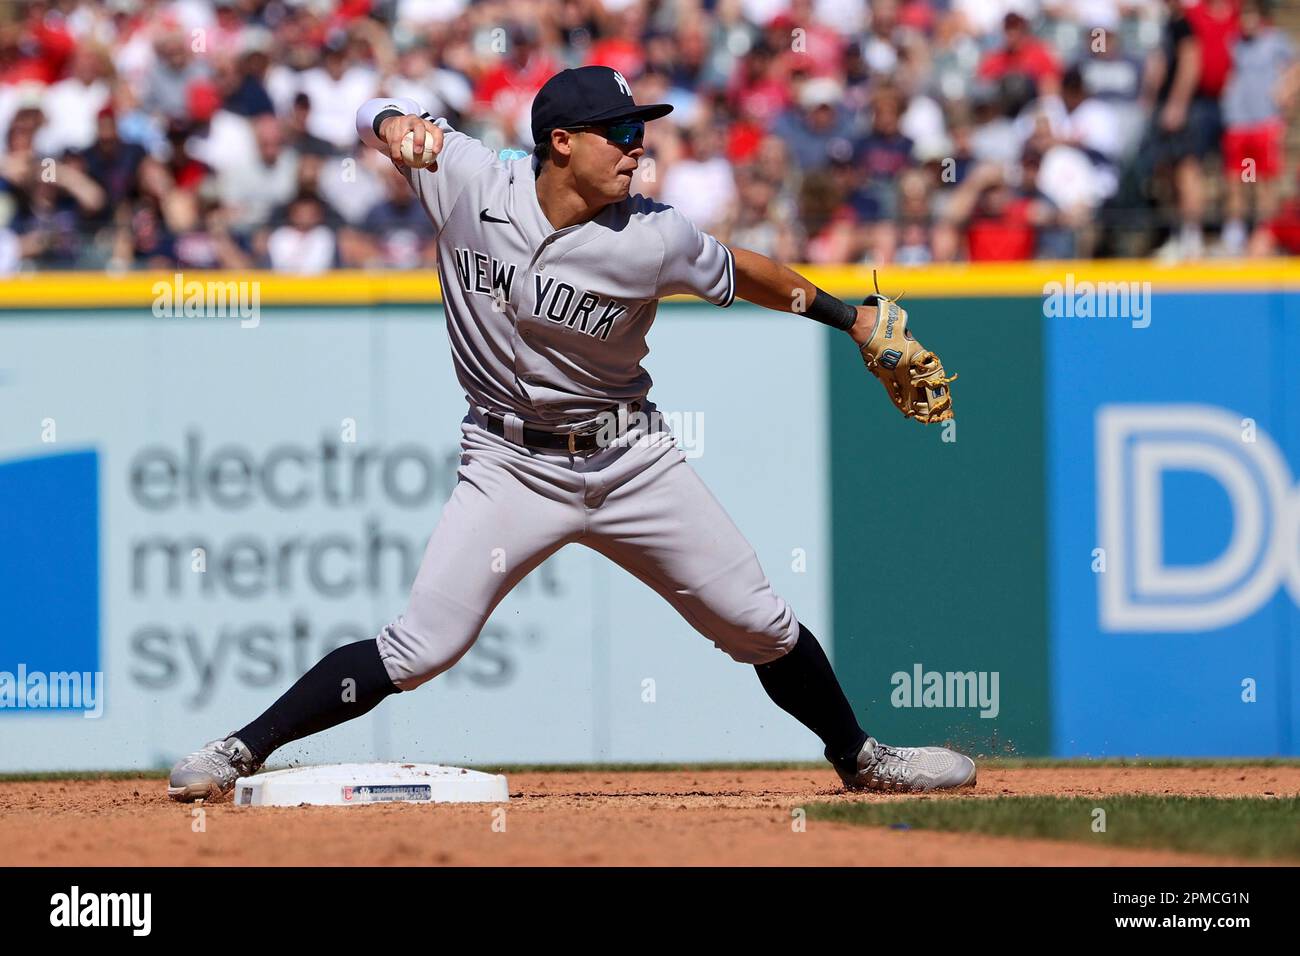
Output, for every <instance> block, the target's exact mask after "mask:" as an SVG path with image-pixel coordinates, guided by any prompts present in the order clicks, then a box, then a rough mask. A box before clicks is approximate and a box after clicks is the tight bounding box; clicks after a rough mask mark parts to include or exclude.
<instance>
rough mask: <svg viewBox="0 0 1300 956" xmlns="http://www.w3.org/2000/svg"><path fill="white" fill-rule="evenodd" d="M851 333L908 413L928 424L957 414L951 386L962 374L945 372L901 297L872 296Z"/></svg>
mask: <svg viewBox="0 0 1300 956" xmlns="http://www.w3.org/2000/svg"><path fill="white" fill-rule="evenodd" d="M849 335H850V336H851V337H852V338H853V341H854V342H856V343H858V349H859V351H860V352H861V353H862V360H863V362H865V363H866V366H867V370H868V371H869V372H871V374H872V375H874V376H876V378H878V379H880V383H881V384H882V385H884V386H885V392H886V394H888V395H889V400H890V401H891V402H893V403H894V405H895V406H896V407H897V408H898V410H899V411H900V412H902V413H903V415H904V416H905V417H907V418H915V419H916V420H917V421H919V422H924V423H925V424H927V425H928V424H930V423H931V422H944V421H948V420H950V419H951V418H952V417H953V411H952V390H951V389H950V388H949V387H948V386H949V383H951V382H954V381H956V379H957V376H956V375H953V376H952V377H951V378H949V377H948V376H946V375H945V374H944V371H943V363H942V362H940V361H939V356H937V355H935V354H934V353H933V352H931V351H929V350H927V349H925V348H923V347H922V346H921V343H920V342H918V341H916V339H915V338H913V337H912V333H911V331H910V330H909V329H908V327H907V312H905V311H904V310H903V309H902V308H900V307H899V305H898V303H897V302H896V301H894V300H893V299H890V298H889V297H887V296H884V295H880V294H879V293H877V294H875V295H869V296H867V298H866V301H865V303H864V304H863V305H860V306H858V318H857V321H856V322H855V323H854V325H853V328H852V329H850V330H849Z"/></svg>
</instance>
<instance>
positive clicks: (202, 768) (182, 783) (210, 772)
mask: <svg viewBox="0 0 1300 956" xmlns="http://www.w3.org/2000/svg"><path fill="white" fill-rule="evenodd" d="M261 768H262V761H260V760H257V759H256V758H255V757H254V756H253V752H252V751H251V750H249V749H248V748H247V747H245V746H244V742H243V741H242V740H240V739H239V738H238V737H227V738H226V739H225V740H214V741H212V742H211V743H208V744H205V745H204V746H203V749H202V750H196V751H195V752H194V753H192V754H189V755H188V756H185V757H182V758H181V759H180V760H179V761H177V763H176V766H174V767H172V775H171V779H170V780H169V781H168V786H167V796H169V797H171V798H172V799H173V800H179V801H181V802H182V803H190V802H191V801H193V800H216V799H218V798H219V797H224V796H225V795H226V794H228V793H229V792H230V791H231V790H233V789H234V787H235V781H236V780H238V779H239V778H240V777H247V776H250V775H251V774H255V773H257V771H258V770H260V769H261Z"/></svg>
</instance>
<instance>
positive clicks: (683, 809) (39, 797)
mask: <svg viewBox="0 0 1300 956" xmlns="http://www.w3.org/2000/svg"><path fill="white" fill-rule="evenodd" d="M509 781H510V802H509V803H508V804H462V805H429V804H423V805H372V806H358V807H296V808H249V807H244V808H237V807H235V806H233V805H232V804H231V803H230V802H229V801H226V802H221V803H215V804H205V805H196V804H176V803H172V802H171V801H169V800H168V799H167V795H166V783H165V781H164V779H163V778H162V777H161V776H142V777H140V778H136V779H125V780H121V779H116V780H112V779H88V780H45V781H31V782H0V850H2V856H3V859H4V862H5V863H6V864H8V865H37V866H39V865H73V866H122V865H125V866H137V865H143V866H195V865H199V866H201V865H231V866H257V865H272V866H275V865H327V866H362V865H402V866H420V865H614V866H619V865H631V866H645V865H795V866H799V865H838V866H844V865H848V866H900V865H901V866H905V865H1075V866H1078V865H1138V866H1141V865H1194V864H1202V863H1203V864H1222V863H1225V862H1226V863H1235V862H1244V861H1236V860H1232V859H1228V858H1223V857H1210V856H1197V855H1191V854H1185V853H1175V852H1170V851H1164V850H1148V849H1122V848H1113V847H1092V846H1089V845H1088V844H1086V843H1066V842H1057V841H1049V840H1029V839H1015V838H1008V837H993V836H982V835H973V834H961V833H936V832H923V831H918V830H906V831H903V830H891V829H884V828H874V827H859V826H851V825H847V824H834V823H828V822H824V821H820V820H815V819H812V820H808V821H806V829H805V830H804V832H797V831H796V829H795V827H794V826H793V825H792V824H793V823H794V822H795V818H794V816H793V815H792V812H793V811H794V810H795V809H796V808H799V807H802V806H805V805H807V804H810V803H813V802H817V801H859V800H949V799H954V797H953V796H950V795H926V796H877V795H861V794H846V793H844V792H843V791H842V790H840V789H839V788H838V786H837V783H838V782H837V781H836V780H835V778H834V776H833V774H831V773H830V772H829V771H828V770H715V769H700V770H674V771H635V772H625V771H618V770H594V771H582V772H536V771H531V772H516V773H511V774H510V775H509ZM1130 793H1145V794H1179V795H1189V796H1214V797H1233V796H1294V795H1298V794H1300V767H1297V766H1285V765H1284V766H1263V767H1259V766H1255V767H1231V766H1213V767H1186V768H1183V767H1172V768H1155V767H1151V768H1148V767H1095V768H1091V767H1077V768H1076V767H1069V768H1027V769H998V768H990V769H984V768H982V769H981V770H980V778H979V783H978V785H977V786H976V787H975V788H974V789H973V790H971V789H967V790H964V791H961V793H960V794H959V796H958V798H961V797H991V796H1029V795H1053V796H1097V797H1104V796H1106V795H1110V794H1130ZM196 807H201V808H202V811H203V812H202V815H201V817H200V816H198V815H196V814H195V809H196ZM503 807H504V810H505V812H504V815H503V814H502V813H501V812H500V810H501V809H502V808H503ZM494 811H495V812H494ZM200 823H201V825H202V830H201V831H199V832H196V828H197V827H198V826H199V824H200ZM494 824H495V827H494ZM503 824H504V830H502V825H503Z"/></svg>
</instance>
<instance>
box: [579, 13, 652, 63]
mask: <svg viewBox="0 0 1300 956" xmlns="http://www.w3.org/2000/svg"><path fill="white" fill-rule="evenodd" d="M644 32H645V12H644V10H642V8H641V6H640V4H633V5H632V6H630V7H628V8H627V9H625V10H622V11H620V12H619V13H617V14H614V15H613V16H612V17H611V18H610V22H609V26H608V30H607V35H605V36H602V37H601V38H600V39H599V40H597V41H596V42H595V43H593V44H592V45H591V50H590V52H589V53H588V54H587V65H589V66H592V65H594V66H607V67H609V68H610V69H611V70H618V72H620V73H622V74H623V76H625V77H626V78H627V79H629V80H630V79H632V78H633V77H635V76H638V75H640V73H641V71H642V70H643V69H645V48H644V46H642V42H641V36H642V34H643V33H644Z"/></svg>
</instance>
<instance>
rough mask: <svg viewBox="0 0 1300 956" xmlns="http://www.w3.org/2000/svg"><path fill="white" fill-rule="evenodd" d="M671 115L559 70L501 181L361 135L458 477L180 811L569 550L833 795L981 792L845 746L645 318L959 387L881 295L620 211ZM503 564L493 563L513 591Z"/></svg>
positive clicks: (955, 775)
mask: <svg viewBox="0 0 1300 956" xmlns="http://www.w3.org/2000/svg"><path fill="white" fill-rule="evenodd" d="M671 110H672V107H671V106H669V105H662V104H661V105H638V104H637V103H635V102H634V100H633V97H632V93H631V89H630V88H629V86H628V83H627V81H626V80H625V79H624V78H623V77H622V76H621V75H620V74H619V73H618V72H616V71H615V70H612V69H610V68H608V67H604V66H587V67H582V68H579V69H573V70H565V71H563V72H562V73H559V74H557V75H556V76H554V77H552V78H551V79H550V80H548V81H547V83H546V84H545V86H543V87H542V89H541V91H540V92H539V93H538V94H537V97H536V99H535V101H534V103H533V107H532V130H533V138H534V141H535V142H536V143H537V144H538V145H537V147H536V148H535V150H534V153H533V155H532V156H531V157H529V156H523V157H521V158H517V159H513V160H508V161H506V160H503V159H501V158H499V157H498V154H497V153H496V151H494V150H491V149H489V148H487V147H485V146H484V145H483V144H482V143H480V142H478V141H477V140H475V139H473V138H471V137H469V136H466V135H465V134H464V133H460V132H457V131H456V130H454V129H452V127H451V126H450V125H449V124H448V123H447V122H446V121H445V120H443V119H434V118H433V117H431V116H430V115H429V114H427V113H425V112H423V111H422V110H421V108H420V106H419V105H418V104H416V103H414V102H412V101H410V100H405V99H376V100H371V101H369V102H367V103H365V104H363V105H362V106H361V108H360V109H359V110H358V112H357V132H358V133H359V134H360V136H361V138H362V139H363V140H364V141H365V142H366V143H367V144H368V145H370V146H372V147H374V148H375V149H379V150H382V151H383V152H385V153H387V154H388V155H389V156H390V157H391V159H392V161H393V162H394V164H396V165H397V167H398V169H399V170H400V171H401V173H402V175H403V176H404V177H405V178H406V180H407V181H408V182H409V183H410V185H411V188H412V189H413V190H414V191H415V194H416V196H417V197H419V200H420V202H421V203H423V205H424V208H425V210H426V211H427V212H428V215H429V218H430V219H431V220H432V222H433V225H434V227H435V228H436V230H437V233H438V239H437V244H438V276H439V278H440V280H441V283H442V294H443V299H444V307H445V311H446V315H447V334H448V337H449V339H450V342H451V351H452V356H453V358H454V361H455V368H456V375H457V377H458V379H459V381H460V384H461V386H462V387H463V388H464V390H465V394H466V398H467V399H468V402H469V412H468V414H467V415H466V416H465V418H464V420H463V422H462V423H461V435H462V439H461V448H462V457H461V466H460V469H459V472H458V478H459V480H458V482H457V485H456V488H455V490H454V491H453V492H452V495H451V498H450V499H449V500H448V502H447V504H446V506H445V508H444V510H443V512H442V517H441V519H440V520H439V522H438V525H437V527H436V529H435V530H434V532H433V535H432V536H431V537H430V539H429V544H428V547H427V548H426V550H425V552H424V557H423V560H422V562H421V564H420V568H419V571H418V573H417V575H416V579H415V583H414V585H413V586H412V589H411V597H410V601H409V603H408V604H407V607H406V611H405V613H404V614H402V615H401V616H399V617H398V618H396V619H395V620H394V621H392V622H391V623H390V624H388V625H387V626H386V627H384V628H382V629H381V630H380V632H379V634H378V636H377V637H376V638H375V639H373V640H366V641H358V642H356V643H353V644H349V645H346V646H344V647H340V648H338V649H336V650H334V651H332V652H331V653H329V654H328V655H326V656H325V657H324V658H323V659H322V660H321V661H320V662H319V663H318V664H316V665H315V666H314V667H313V668H312V669H311V670H309V671H308V672H307V673H306V674H305V675H303V677H302V678H301V679H300V680H298V682H297V683H295V684H294V685H293V686H292V687H290V688H289V690H288V691H286V692H285V694H284V695H283V696H282V697H281V698H280V699H279V700H277V701H276V702H275V703H274V704H272V705H271V707H270V708H269V709H268V710H267V711H266V712H265V713H263V714H262V715H261V716H260V717H258V718H257V719H256V720H254V721H253V722H252V723H250V724H248V725H246V726H244V727H243V728H241V729H239V730H236V731H234V732H233V733H230V734H228V735H227V736H225V737H223V738H221V739H219V740H214V741H212V742H211V743H209V744H208V745H207V746H205V747H204V748H203V749H201V750H199V751H197V752H195V753H192V754H190V755H188V756H187V757H185V758H184V759H182V760H181V761H180V762H179V763H177V764H176V766H175V768H174V769H173V770H172V774H171V780H170V785H169V787H168V790H167V792H168V794H169V795H170V796H171V797H172V798H174V799H176V800H196V799H201V798H216V797H219V796H221V795H224V794H226V793H228V792H229V791H230V790H231V789H232V788H233V786H234V783H235V780H236V779H237V778H238V777H240V776H247V775H250V774H252V773H255V772H256V771H257V770H258V769H259V768H260V767H261V766H262V764H263V763H264V762H265V761H266V759H267V758H268V757H269V756H270V755H271V754H272V753H273V752H274V751H275V750H276V749H277V748H279V747H281V746H283V745H284V744H286V743H289V742H290V741H293V740H298V739H300V738H302V737H306V736H307V735H309V734H314V733H319V732H320V731H322V730H325V729H326V728H328V727H332V726H335V725H336V724H339V723H342V722H343V721H346V720H351V719H353V718H356V717H360V716H361V715H362V714H365V713H367V712H368V711H370V710H371V709H372V708H373V707H375V706H376V705H377V704H378V703H379V702H380V701H382V700H383V699H384V698H385V697H387V696H389V695H390V694H396V693H399V692H408V691H412V690H414V689H415V688H417V687H419V686H420V685H421V684H423V683H425V682H426V681H428V680H431V679H432V678H434V677H436V676H437V675H439V674H441V673H442V672H443V671H445V670H447V669H448V668H450V667H452V666H453V665H455V663H456V662H457V661H458V660H460V658H461V657H462V656H463V655H464V654H465V652H466V651H468V650H469V648H470V646H471V645H472V644H473V643H474V641H475V639H476V638H477V637H478V634H479V631H480V630H481V629H482V627H483V625H484V623H485V622H486V621H487V619H488V616H489V615H490V614H491V613H492V610H493V608H495V607H496V606H497V604H498V603H499V602H500V601H501V599H502V598H504V597H505V596H506V594H508V593H509V592H510V590H511V589H512V588H513V587H514V586H515V584H517V583H518V582H519V581H520V580H521V579H523V578H524V576H525V575H527V574H528V573H529V572H530V571H532V570H533V569H534V568H535V567H537V566H538V565H539V564H541V563H542V562H543V561H544V560H546V558H548V557H550V556H551V555H552V554H554V553H555V552H556V551H558V550H559V549H560V548H562V547H563V546H564V545H566V544H569V543H572V542H577V543H580V544H583V545H586V546H587V547H589V548H593V549H594V550H596V551H598V552H600V553H601V554H603V555H605V556H607V557H608V558H610V559H611V560H613V561H615V562H617V563H618V564H619V565H620V566H622V567H623V568H625V569H627V570H628V571H630V572H631V573H632V574H634V575H636V576H637V577H638V578H640V579H641V580H642V581H644V582H645V583H646V584H647V585H648V586H649V587H651V588H653V589H654V590H655V591H657V592H658V593H659V594H660V595H662V596H663V598H664V599H665V600H667V601H668V602H669V603H670V604H672V605H673V606H674V607H675V608H676V609H677V610H678V611H679V612H680V613H681V615H682V616H683V617H684V618H685V619H686V620H687V621H688V622H689V623H690V624H691V626H692V627H694V628H695V629H696V630H697V631H699V632H700V633H701V634H703V635H704V636H705V637H707V638H708V639H709V640H711V641H713V643H714V644H715V645H716V646H718V647H719V648H721V649H722V650H724V651H725V652H726V653H727V654H729V655H730V656H731V657H732V658H734V659H735V660H737V661H740V662H742V663H745V664H752V665H753V666H754V668H755V669H756V671H757V673H758V679H759V682H760V683H761V684H762V687H763V689H764V690H765V691H766V692H767V693H768V695H769V696H770V697H771V698H772V700H773V701H774V702H775V703H776V705H777V706H778V707H781V708H782V709H784V710H785V711H787V712H788V713H790V714H791V715H792V716H793V717H795V718H796V719H797V720H799V721H800V722H802V723H803V724H804V725H805V726H806V727H808V728H809V729H810V730H812V731H813V732H814V733H815V734H817V736H818V737H819V738H821V740H822V742H823V743H824V744H825V754H826V758H827V759H828V760H829V761H830V762H831V764H832V765H833V766H834V768H835V770H836V771H837V772H838V774H839V776H840V778H841V779H842V780H843V782H844V785H845V786H846V787H848V788H851V789H865V790H903V791H922V790H938V789H946V788H955V787H961V786H965V785H968V784H972V783H974V781H975V764H974V762H973V761H971V760H970V759H969V758H968V757H965V756H963V755H961V754H958V753H955V752H953V751H951V750H946V749H943V748H940V747H917V748H895V747H887V746H885V745H884V744H881V743H879V742H878V741H876V740H875V739H874V738H873V737H870V736H868V735H867V733H866V732H865V731H864V730H863V729H862V728H861V727H860V726H859V725H858V721H857V718H856V717H855V716H854V712H853V708H852V706H851V705H850V704H849V702H848V700H847V699H846V698H845V696H844V692H843V691H842V690H841V689H840V685H839V682H838V681H837V680H836V678H835V674H834V672H833V671H832V669H831V666H830V663H829V661H828V660H827V658H826V655H825V653H824V652H823V650H822V648H821V645H820V644H819V643H818V642H817V639H816V638H815V637H814V636H813V635H812V633H811V632H810V631H809V630H808V628H807V627H806V626H805V625H804V624H803V623H801V622H800V621H799V620H798V619H797V618H796V617H795V614H794V611H793V610H792V609H791V608H790V607H789V605H787V604H786V603H785V601H783V600H782V599H781V598H780V597H779V596H778V595H777V594H776V593H775V592H774V591H773V590H772V587H771V585H770V584H769V582H768V580H767V577H766V576H765V575H764V573H763V570H762V568H760V567H759V563H758V559H757V557H756V556H755V554H754V551H753V548H751V547H750V545H749V543H748V542H747V541H746V540H745V538H744V537H743V536H742V535H741V533H740V531H739V530H738V529H737V528H736V526H735V524H733V523H732V521H731V518H730V517H728V515H727V513H726V512H725V511H724V510H723V509H722V506H721V505H720V504H719V503H718V502H717V500H716V499H715V498H714V497H713V496H712V495H711V494H710V493H709V491H708V489H707V488H706V487H705V486H704V484H703V482H702V481H701V480H700V478H699V476H698V475H697V474H696V473H695V471H694V470H693V469H692V468H691V466H690V464H689V462H688V461H687V460H686V458H685V455H684V454H683V453H682V452H681V451H680V450H679V449H678V447H677V444H676V440H675V439H674V437H673V436H672V435H671V434H670V433H669V432H668V431H667V430H666V429H665V428H664V427H663V424H662V421H661V419H659V418H658V417H657V416H655V415H654V404H653V403H652V402H651V401H650V399H649V398H648V395H647V393H648V391H649V389H650V376H649V375H648V374H647V373H646V371H645V369H643V368H642V367H641V364H640V363H641V360H642V359H643V358H644V357H645V355H646V353H647V347H646V333H647V332H649V330H650V325H651V323H652V322H653V321H654V318H655V310H656V308H657V306H658V301H659V299H661V298H662V297H664V296H667V295H673V294H678V293H690V294H693V295H696V296H699V297H700V298H702V299H705V300H707V301H709V302H712V303H713V304H715V305H717V306H720V307H724V308H725V307H726V306H729V305H731V303H732V302H733V301H734V300H735V298H736V297H737V296H740V297H741V298H744V299H746V300H748V301H750V302H754V303H757V304H758V305H762V306H765V307H767V308H770V309H777V310H781V311H784V312H801V313H802V314H803V315H804V316H805V317H806V318H810V319H813V320H815V321H818V322H822V323H825V324H828V325H831V326H834V327H835V328H838V329H841V330H843V331H844V332H847V333H848V334H849V336H850V337H851V338H852V339H853V340H854V341H855V342H856V343H857V344H858V346H859V348H860V350H861V352H862V355H863V358H864V360H865V362H866V365H867V367H868V368H869V369H870V370H871V371H872V372H873V373H874V374H875V375H876V376H877V377H878V378H880V380H881V381H882V382H884V384H885V387H886V390H887V392H888V393H889V395H890V398H891V400H893V401H894V402H895V404H896V405H898V407H899V408H900V409H901V410H902V411H903V412H904V414H905V415H907V416H908V417H915V418H918V419H920V420H921V421H924V422H930V421H941V420H945V419H948V418H951V417H952V398H951V393H950V391H949V390H948V388H947V385H948V382H949V381H951V379H949V378H947V377H945V376H944V373H943V368H942V366H941V365H940V363H939V361H938V359H937V358H936V357H935V356H934V355H933V353H930V352H926V351H925V350H923V349H922V348H921V347H920V345H919V344H918V343H917V342H916V340H915V339H913V338H912V336H911V334H910V333H909V332H908V331H907V328H906V325H907V315H906V313H905V312H904V311H903V310H901V309H900V308H899V307H898V305H897V304H896V303H894V302H893V301H891V300H889V299H888V298H886V297H884V296H880V295H878V294H877V295H872V296H868V297H867V300H866V303H865V304H864V305H862V306H856V307H855V306H852V305H848V304H846V303H844V302H841V301H839V300H838V299H836V298H834V297H832V296H830V295H828V294H827V293H826V292H824V291H822V290H820V289H818V288H817V287H816V286H814V285H813V284H812V283H811V282H809V281H808V280H807V279H805V278H803V277H802V276H800V275H798V274H797V273H795V272H793V271H791V270H790V269H788V268H786V267H785V266H783V265H781V264H779V263H777V262H774V261H772V260H771V259H768V258H766V257H764V256H761V255H759V254H757V253H754V252H750V251H748V250H745V249H732V248H728V247H727V246H725V245H723V244H722V243H721V242H719V241H718V240H717V239H715V238H714V237H712V236H710V235H707V234H705V233H702V232H700V231H699V230H698V229H697V228H696V227H695V226H694V225H693V224H692V223H691V222H690V221H689V220H687V219H686V218H685V217H683V216H682V215H681V214H680V213H678V212H677V211H676V210H674V209H673V208H672V207H671V206H666V205H663V204H660V203H657V202H654V201H652V200H650V199H648V198H646V197H644V196H641V195H638V194H635V193H633V192H632V191H631V190H632V177H633V175H634V174H635V173H636V169H637V164H638V161H639V160H640V158H641V157H642V156H643V155H644V151H645V150H644V146H643V143H642V137H643V133H644V129H645V123H646V122H647V121H649V120H653V119H656V118H658V117H661V116H664V115H666V114H667V113H669V112H670V111H671ZM497 549H500V551H498V550H497ZM493 554H497V555H501V554H504V555H505V559H506V563H507V567H506V570H505V571H504V572H502V571H501V569H500V564H499V562H496V566H495V567H494V561H493V559H492V555H493ZM341 687H349V688H352V689H353V692H352V693H349V694H343V693H341V692H340V688H341Z"/></svg>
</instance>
